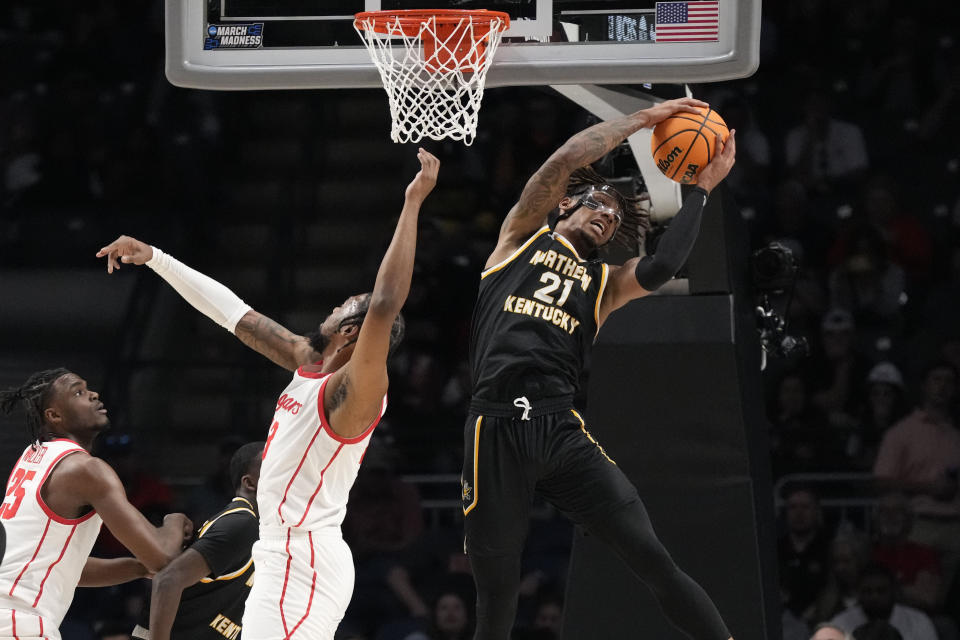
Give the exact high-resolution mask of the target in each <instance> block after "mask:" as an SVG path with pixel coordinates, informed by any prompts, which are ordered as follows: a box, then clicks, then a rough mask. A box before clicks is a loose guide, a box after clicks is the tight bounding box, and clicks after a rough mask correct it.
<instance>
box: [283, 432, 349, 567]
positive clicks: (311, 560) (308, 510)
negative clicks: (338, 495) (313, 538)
mask: <svg viewBox="0 0 960 640" xmlns="http://www.w3.org/2000/svg"><path fill="white" fill-rule="evenodd" d="M341 449H343V445H342V444H341V445H340V446H339V447H337V450H336V451H334V452H333V456H331V457H330V462H328V463H327V466H325V467H324V468H323V470H322V471H320V482H319V483H318V484H317V489H316V490H315V491H314V492H313V495H312V496H310V500H309V501H308V502H307V508H306V509H304V510H303V516H301V518H300V521H299V522H297V524H295V525H293V526H295V527H299V526H300V525H302V524H303V521H304V520H306V519H307V514H308V513H310V507H311V505H313V499H314V498H316V497H317V494H318V493H320V487H322V486H323V474H325V473H326V472H327V469H329V468H330V465H332V464H333V461H334V460H336V459H337V456H338V455H340V450H341ZM311 544H312V543H311ZM310 566H311V567H312V566H313V547H310Z"/></svg>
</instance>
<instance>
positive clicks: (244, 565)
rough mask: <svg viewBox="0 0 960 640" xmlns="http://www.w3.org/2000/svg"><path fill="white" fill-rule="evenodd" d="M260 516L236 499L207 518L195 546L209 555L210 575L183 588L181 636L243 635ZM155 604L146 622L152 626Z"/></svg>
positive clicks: (209, 639) (205, 639) (176, 630)
mask: <svg viewBox="0 0 960 640" xmlns="http://www.w3.org/2000/svg"><path fill="white" fill-rule="evenodd" d="M259 534H260V521H259V519H258V517H257V514H256V513H255V511H254V509H253V505H252V504H250V502H248V501H247V500H245V499H243V498H234V499H233V500H232V501H231V502H230V503H229V504H228V505H227V506H226V507H224V508H223V509H222V510H221V511H220V512H219V513H217V514H216V515H214V516H213V517H212V518H210V519H209V520H207V521H206V522H205V523H204V525H203V526H202V527H201V528H200V531H199V533H198V534H197V540H196V541H195V542H194V543H193V544H192V545H190V548H191V549H193V550H194V551H196V552H197V553H199V554H200V555H202V556H203V558H204V560H206V561H207V565H208V566H209V567H210V575H209V576H207V577H206V578H204V579H203V580H202V581H201V582H198V583H197V584H194V585H191V586H189V587H187V588H186V589H184V590H183V595H182V596H181V598H180V608H179V609H178V610H177V617H176V619H174V621H173V629H172V632H171V634H170V635H171V637H172V638H177V639H178V640H181V639H182V640H224V638H227V639H228V640H236V639H237V638H239V637H240V623H241V620H242V619H243V605H244V602H246V600H247V596H248V595H249V594H250V587H251V586H253V557H252V548H253V543H254V542H256V541H257V539H258V538H259ZM149 620H150V611H149V607H148V608H147V611H146V612H145V613H144V617H143V619H141V621H140V625H141V626H142V627H143V628H145V629H147V628H149Z"/></svg>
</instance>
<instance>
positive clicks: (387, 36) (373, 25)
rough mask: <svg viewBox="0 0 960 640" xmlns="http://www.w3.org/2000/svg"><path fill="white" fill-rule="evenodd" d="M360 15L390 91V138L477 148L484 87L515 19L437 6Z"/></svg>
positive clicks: (356, 22) (496, 13)
mask: <svg viewBox="0 0 960 640" xmlns="http://www.w3.org/2000/svg"><path fill="white" fill-rule="evenodd" d="M354 18H355V19H354V21H353V27H354V28H355V29H356V30H357V33H358V34H360V37H361V38H363V42H364V44H365V45H366V47H367V50H368V51H369V52H370V57H371V58H373V63H374V64H375V65H376V66H377V69H378V70H379V71H380V78H381V79H382V80H383V88H384V89H386V91H387V97H388V99H389V102H390V117H391V118H392V120H393V126H392V127H391V129H390V138H391V139H392V140H393V141H394V142H417V141H419V140H420V139H422V138H423V137H427V138H431V139H433V140H442V139H443V138H450V139H452V140H462V141H463V143H464V144H467V145H469V144H472V143H473V139H474V136H475V135H476V133H477V114H478V112H479V110H480V101H481V100H482V99H483V83H484V80H486V77H487V70H488V69H489V68H490V63H491V62H492V61H493V54H494V52H495V51H496V49H497V45H498V44H500V38H501V36H502V35H503V32H504V31H506V30H507V28H508V27H509V26H510V16H508V15H507V14H506V13H502V12H500V11H487V10H486V9H478V10H472V11H459V10H455V9H431V10H400V11H367V12H363V13H358V14H356V16H355V17H354Z"/></svg>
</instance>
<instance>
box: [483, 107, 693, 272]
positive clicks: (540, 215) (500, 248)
mask: <svg viewBox="0 0 960 640" xmlns="http://www.w3.org/2000/svg"><path fill="white" fill-rule="evenodd" d="M707 106H708V105H707V103H705V102H702V101H700V100H695V99H693V98H679V99H677V100H667V101H666V102H661V103H659V104H656V105H654V106H652V107H649V108H647V109H643V110H641V111H637V112H635V113H632V114H630V115H628V116H624V117H622V118H617V119H616V120H610V121H607V122H600V123H597V124H595V125H593V126H592V127H589V128H587V129H584V130H583V131H581V132H580V133H577V134H575V135H574V136H572V137H571V138H570V139H569V140H567V141H566V142H565V143H564V144H563V146H561V147H560V148H559V149H557V150H556V151H554V152H553V154H552V155H551V156H550V157H549V158H547V160H546V162H544V163H543V165H542V166H541V167H540V168H539V169H537V172H536V173H534V174H533V176H531V178H530V179H529V180H528V181H527V184H526V186H524V188H523V191H522V192H521V194H520V199H519V200H518V201H517V203H516V204H515V205H513V208H512V209H510V212H509V213H508V214H507V217H506V218H505V219H504V221H503V225H502V226H501V227H500V238H499V239H498V240H497V246H496V248H495V249H494V250H493V253H492V254H491V255H490V258H489V259H488V260H487V264H486V267H485V268H489V267H491V266H493V265H495V264H497V263H498V262H501V261H503V260H505V259H507V258H508V257H509V256H510V254H512V253H513V252H514V251H516V249H517V248H518V247H519V246H520V245H521V244H523V243H524V241H526V239H527V238H529V237H530V235H531V234H532V233H533V232H534V231H536V230H537V229H539V228H540V227H542V226H543V224H544V222H546V219H547V214H549V213H550V212H551V211H553V210H554V209H555V208H556V207H557V203H559V202H560V200H561V199H562V198H563V196H564V190H565V189H566V186H567V180H569V178H570V174H572V173H573V172H574V171H576V170H577V169H579V168H580V167H583V166H586V165H588V164H590V163H591V162H595V161H596V160H599V159H600V158H602V157H603V156H604V155H606V154H607V153H609V152H610V151H612V150H613V149H614V148H616V146H617V145H618V144H620V143H621V142H623V141H624V140H626V139H627V138H628V137H629V136H631V135H632V134H634V133H636V132H637V131H639V130H640V129H643V128H645V127H652V126H654V125H656V124H657V123H659V122H661V121H662V120H664V119H666V118H667V117H669V116H671V115H673V114H674V113H678V112H688V113H699V112H698V111H697V110H696V109H695V107H707Z"/></svg>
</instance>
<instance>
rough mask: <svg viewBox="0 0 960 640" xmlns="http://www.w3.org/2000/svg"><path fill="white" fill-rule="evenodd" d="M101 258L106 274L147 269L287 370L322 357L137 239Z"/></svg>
mask: <svg viewBox="0 0 960 640" xmlns="http://www.w3.org/2000/svg"><path fill="white" fill-rule="evenodd" d="M97 257H98V258H103V257H106V258H107V273H113V271H114V270H115V269H119V268H120V263H121V262H122V263H124V264H137V265H141V264H145V265H147V266H148V267H150V268H151V269H153V270H154V271H156V272H157V274H158V275H159V276H160V277H161V278H163V279H164V280H166V281H167V283H169V284H170V286H171V287H173V288H174V289H175V290H176V292H177V293H179V294H180V295H181V296H182V297H183V299H184V300H186V301H187V302H189V303H190V304H191V306H193V308H194V309H196V310H197V311H199V312H200V313H202V314H203V315H205V316H207V317H208V318H210V319H211V320H213V321H214V322H216V323H217V324H219V325H220V326H221V327H223V328H224V329H226V330H227V331H229V332H230V333H232V334H234V335H236V336H237V337H238V338H239V339H240V340H241V341H242V342H243V343H244V344H245V345H247V346H248V347H250V348H251V349H253V350H254V351H256V352H257V353H260V354H261V355H264V356H266V357H267V358H269V359H270V360H271V361H273V362H275V363H276V364H278V365H280V366H281V367H283V368H284V369H287V370H290V371H293V370H294V369H296V368H297V367H299V366H300V365H302V364H309V363H311V362H314V361H316V360H317V359H319V357H320V356H319V354H317V353H316V352H315V351H314V350H313V348H312V347H311V346H310V341H309V340H307V338H305V337H304V336H300V335H297V334H295V333H293V332H292V331H290V330H288V329H287V328H286V327H284V326H282V325H280V324H279V323H277V322H274V321H273V320H271V319H270V318H268V317H266V316H265V315H263V314H261V313H258V312H256V311H254V310H253V309H252V308H250V305H248V304H246V303H245V302H244V301H243V300H241V299H240V297H239V296H237V294H235V293H234V292H233V291H231V290H230V289H228V288H227V287H225V286H224V285H222V284H220V283H219V282H217V281H216V280H214V279H213V278H211V277H209V276H206V275H204V274H202V273H200V272H199V271H197V270H195V269H192V268H190V267H188V266H187V265H185V264H183V263H182V262H180V261H179V260H177V259H176V258H174V257H173V256H171V255H170V254H168V253H164V252H163V251H161V250H160V249H158V248H156V247H152V246H150V245H148V244H146V243H144V242H141V241H140V240H137V239H136V238H131V237H130V236H120V237H119V238H117V239H116V240H114V241H113V242H111V243H110V244H108V245H107V246H105V247H103V248H102V249H100V251H98V252H97ZM118 260H119V262H118Z"/></svg>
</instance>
